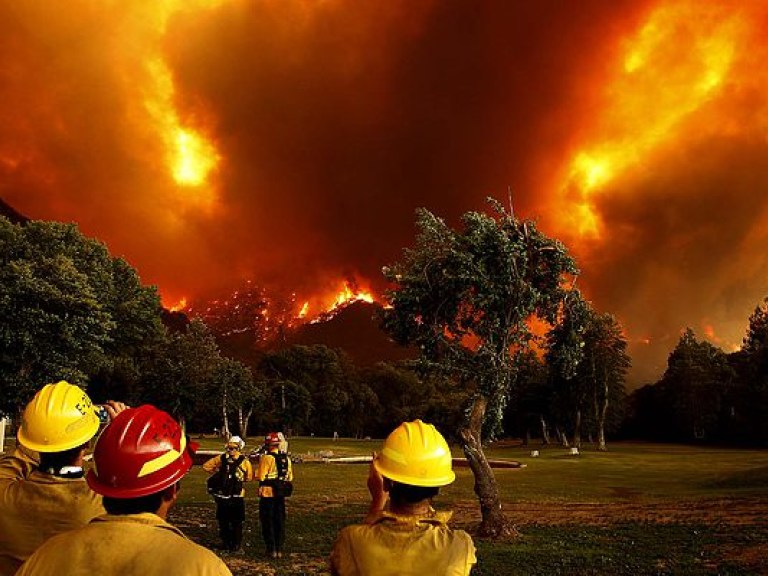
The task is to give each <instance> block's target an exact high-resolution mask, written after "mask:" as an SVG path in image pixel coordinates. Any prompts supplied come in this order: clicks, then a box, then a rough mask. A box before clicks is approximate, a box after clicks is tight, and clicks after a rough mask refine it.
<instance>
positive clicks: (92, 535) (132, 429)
mask: <svg viewBox="0 0 768 576" xmlns="http://www.w3.org/2000/svg"><path fill="white" fill-rule="evenodd" d="M195 448H196V447H195V446H193V445H190V444H189V443H188V442H187V436H186V435H185V434H184V430H183V429H182V428H181V427H180V426H179V424H178V423H177V422H176V421H175V420H174V419H173V418H172V417H171V416H170V415H169V414H167V413H165V412H163V411H162V410H159V409H157V408H155V407H154V406H150V405H143V406H139V407H138V408H128V409H126V410H124V411H122V412H120V413H119V414H117V415H116V416H115V418H114V419H113V420H112V423H111V424H109V426H107V427H106V428H105V429H104V431H103V432H102V433H101V435H100V436H99V439H98V440H97V442H96V446H95V448H94V452H93V464H94V467H93V468H92V469H91V470H90V471H89V472H88V474H87V476H86V480H87V482H88V485H89V486H90V487H91V489H92V490H93V491H94V492H96V493H98V494H101V495H102V496H103V502H104V508H105V509H106V511H107V513H106V514H105V515H103V516H99V517H98V518H96V519H94V520H93V521H92V522H91V523H90V524H88V525H86V526H83V527H81V528H77V529H75V530H71V531H69V532H67V533H65V534H60V535H58V536H54V537H53V538H51V539H49V540H48V541H47V542H45V543H44V544H43V545H42V546H41V547H40V548H38V549H37V551H36V552H35V553H34V554H32V556H30V557H29V559H28V560H27V561H26V562H25V563H24V564H23V565H22V566H21V568H20V569H19V571H18V573H17V574H19V575H21V576H27V575H42V576H48V575H50V576H54V575H55V576H67V575H74V574H85V573H88V574H100V575H107V576H108V575H109V574H142V575H145V576H150V575H153V574H157V575H162V576H174V575H186V576H231V572H230V571H229V569H228V568H227V566H226V565H225V564H224V562H222V560H221V559H220V558H219V557H218V556H216V555H215V554H214V553H213V552H211V551H210V550H207V549H206V548H203V547H202V546H199V545H198V544H195V543H194V542H192V541H191V540H188V539H187V538H186V537H185V536H184V535H183V534H182V533H181V531H179V530H178V529H177V528H176V527H174V526H172V525H171V524H169V523H168V522H167V521H166V518H167V515H168V511H169V510H170V509H171V507H172V506H173V505H174V503H175V502H176V498H177V495H178V492H179V487H180V480H181V479H182V478H183V477H184V475H185V474H186V473H187V472H188V471H189V469H190V467H191V466H192V455H193V451H194V449H195Z"/></svg>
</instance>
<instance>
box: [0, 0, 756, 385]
mask: <svg viewBox="0 0 768 576" xmlns="http://www.w3.org/2000/svg"><path fill="white" fill-rule="evenodd" d="M702 4H703V5H702ZM767 25H768V8H767V7H765V5H764V3H763V2H761V1H759V0H755V1H753V2H742V3H739V6H738V7H735V6H732V3H730V2H722V3H718V2H707V3H699V2H695V1H693V0H692V1H690V2H689V1H664V0H656V1H654V0H648V1H640V2H638V1H636V0H632V1H630V0H624V1H621V0H619V1H614V2H604V1H601V0H584V1H581V2H565V3H564V2H556V1H541V2H506V1H503V0H498V1H495V0H489V1H485V2H474V1H470V0H466V1H457V2H438V1H436V0H416V1H414V0H391V1H388V2H359V1H357V0H326V1H323V2H317V1H309V0H307V1H303V0H287V1H286V0H254V1H249V2H245V1H242V0H220V1H213V0H211V1H204V0H196V1H193V0H189V1H181V0H179V1H178V2H175V3H174V2H163V3H146V2H137V1H135V2H128V1H121V2H103V3H93V2H85V1H80V0H73V1H72V2H67V3H50V2H45V1H42V0H38V1H37V2H35V1H30V2H23V3H19V2H13V1H12V0H0V122H1V123H2V126H3V130H2V131H0V197H2V198H3V199H4V200H5V201H6V202H8V203H9V204H10V205H12V206H13V207H14V208H16V209H17V210H19V211H20V212H22V213H24V214H26V215H27V216H30V217H32V218H39V219H52V220H62V221H74V222H77V223H78V224H79V226H80V227H81V229H82V230H83V232H84V233H86V234H88V235H90V236H94V237H97V238H99V239H101V240H103V241H104V242H106V243H107V245H108V246H109V248H110V250H111V251H112V253H113V254H115V255H121V256H124V257H125V258H126V259H127V260H128V261H129V262H130V263H131V264H133V265H134V266H135V267H136V268H137V269H138V270H139V273H140V274H141V276H142V279H143V280H144V282H145V283H149V284H156V285H158V287H159V288H160V291H161V294H162V295H163V298H164V301H165V303H166V304H168V305H171V304H173V303H175V302H176V301H178V300H179V299H180V298H182V297H186V298H188V299H191V298H195V297H202V296H205V295H207V294H211V293H215V292H216V291H221V290H226V289H228V288H230V287H233V286H235V285H237V284H238V283H240V282H241V281H242V280H244V279H247V278H252V279H255V280H257V281H258V282H260V283H262V284H265V285H271V286H274V287H279V288H281V289H283V290H286V291H291V292H295V293H297V294H299V295H300V296H299V298H300V299H301V298H302V297H303V296H301V295H303V294H307V295H310V294H312V293H315V292H320V291H324V290H327V289H329V287H331V286H337V285H338V281H339V280H340V279H343V278H347V277H355V278H357V279H358V281H360V282H361V283H364V284H365V285H367V286H369V287H371V288H372V289H373V290H374V291H377V290H381V289H382V288H383V286H382V279H381V273H380V269H381V267H382V265H384V264H388V263H391V262H393V261H394V260H396V259H398V258H399V257H400V254H401V251H402V249H403V248H404V247H406V246H408V245H410V244H411V243H412V242H413V238H414V210H415V209H416V208H417V207H421V206H423V207H426V208H428V209H430V210H432V211H433V212H435V213H437V214H439V215H441V216H443V217H445V218H446V219H447V220H448V221H449V222H451V223H454V224H455V223H457V222H458V217H459V216H460V215H461V214H462V213H463V212H466V211H468V210H483V209H485V207H486V206H485V204H484V199H485V197H487V196H493V197H496V198H497V199H499V200H501V201H503V202H504V203H505V204H506V203H507V190H508V188H509V189H511V190H512V194H513V202H514V207H515V212H516V213H517V214H518V215H522V216H524V217H532V218H536V219H537V220H538V221H539V225H540V227H541V228H542V229H543V230H544V231H545V232H546V233H548V234H550V235H553V236H555V237H558V238H560V239H561V240H563V241H564V242H565V243H566V245H567V246H568V247H569V248H570V249H571V251H572V252H573V254H574V255H575V256H576V258H577V260H578V262H579V265H580V267H581V269H582V272H583V274H582V277H581V279H580V280H579V284H580V286H581V287H582V289H583V291H584V292H585V294H586V296H587V297H588V298H590V299H591V300H592V301H593V304H594V305H595V307H596V308H597V309H598V310H600V311H607V312H611V313H613V314H615V315H616V316H617V318H618V319H619V321H620V322H621V323H622V325H623V326H624V328H625V330H626V333H627V336H628V338H629V340H630V353H631V354H632V356H633V362H634V369H633V379H634V382H635V383H641V382H645V381H651V380H653V379H655V378H657V377H658V376H659V374H660V373H661V372H662V371H663V369H664V366H665V363H666V356H667V354H668V353H669V351H671V349H672V347H673V346H674V345H675V343H676V342H677V339H678V338H679V335H680V333H681V331H682V330H683V329H684V328H685V327H688V326H690V327H691V328H693V329H694V331H696V333H697V335H698V336H699V337H700V338H703V337H707V338H708V339H709V340H711V341H712V342H713V343H714V344H716V345H718V346H721V347H723V348H724V349H725V350H728V351H730V350H732V349H734V347H735V346H737V345H738V344H739V343H740V341H741V338H742V336H743V334H744V332H745V330H746V323H747V318H748V316H749V314H750V313H751V311H752V310H753V309H754V307H755V306H756V305H757V304H758V303H759V302H760V301H762V299H763V297H764V296H765V295H766V294H768V252H767V251H766V250H765V246H766V238H765V236H766V234H768V193H766V192H767V190H766V188H768V162H767V161H766V158H768V78H767V77H766V72H765V71H764V64H763V63H764V62H765V61H766V57H768V36H766V35H765V34H764V30H765V29H766V26H767ZM761 31H762V32H761Z"/></svg>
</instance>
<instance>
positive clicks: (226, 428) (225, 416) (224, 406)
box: [221, 386, 231, 439]
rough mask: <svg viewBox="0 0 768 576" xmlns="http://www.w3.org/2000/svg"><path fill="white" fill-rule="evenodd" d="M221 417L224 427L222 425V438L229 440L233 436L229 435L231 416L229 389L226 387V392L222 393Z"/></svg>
mask: <svg viewBox="0 0 768 576" xmlns="http://www.w3.org/2000/svg"><path fill="white" fill-rule="evenodd" d="M221 416H222V425H221V436H222V438H227V439H229V437H230V436H231V434H230V433H229V415H228V414H227V388H226V386H225V387H224V392H223V393H222V398H221Z"/></svg>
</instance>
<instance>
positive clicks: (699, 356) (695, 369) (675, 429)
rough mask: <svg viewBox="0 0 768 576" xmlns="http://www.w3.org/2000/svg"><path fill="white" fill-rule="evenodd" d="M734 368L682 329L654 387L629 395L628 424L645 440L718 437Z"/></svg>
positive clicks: (723, 356)
mask: <svg viewBox="0 0 768 576" xmlns="http://www.w3.org/2000/svg"><path fill="white" fill-rule="evenodd" d="M734 376H735V374H734V370H733V368H732V367H731V365H730V364H729V361H728V357H727V355H726V354H725V353H724V352H723V351H722V350H720V349H719V348H717V347H715V346H713V345H712V344H710V343H708V342H703V341H698V340H697V339H696V335H695V334H694V332H693V330H691V329H690V328H688V329H686V330H685V332H684V333H683V335H682V336H681V337H680V340H679V341H678V343H677V346H676V347H675V349H674V350H673V351H672V353H671V354H670V355H669V360H668V363H667V370H666V371H665V373H664V375H663V377H662V379H661V380H660V381H659V383H658V384H656V385H655V386H653V387H646V388H644V389H641V390H639V391H637V392H636V393H635V395H634V414H633V422H632V426H634V427H635V429H637V430H641V431H642V432H641V434H643V435H644V436H645V437H650V438H656V439H668V440H675V441H701V440H709V439H714V438H717V437H718V436H719V434H720V426H721V423H722V422H723V421H724V420H727V419H728V418H729V416H728V414H729V413H730V412H731V409H730V406H729V403H728V402H727V398H728V397H729V396H730V394H731V391H732V388H733V382H734Z"/></svg>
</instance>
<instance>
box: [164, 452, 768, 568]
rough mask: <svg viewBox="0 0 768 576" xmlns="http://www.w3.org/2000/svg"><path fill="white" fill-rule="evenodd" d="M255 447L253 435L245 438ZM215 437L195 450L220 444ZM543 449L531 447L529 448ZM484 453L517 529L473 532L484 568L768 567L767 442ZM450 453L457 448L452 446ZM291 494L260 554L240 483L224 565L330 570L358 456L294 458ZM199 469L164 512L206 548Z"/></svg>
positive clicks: (457, 518)
mask: <svg viewBox="0 0 768 576" xmlns="http://www.w3.org/2000/svg"><path fill="white" fill-rule="evenodd" d="M251 444H252V443H251ZM378 445H379V443H378V442H371V441H362V440H360V441H357V440H344V439H342V440H340V441H337V442H332V441H331V440H330V439H320V438H311V439H310V438H294V439H292V440H291V452H292V454H294V455H297V456H298V455H304V456H307V455H314V454H318V453H320V452H323V451H332V452H333V453H334V455H336V456H358V455H368V454H370V452H371V450H373V449H376V448H378ZM220 447H221V444H220V443H219V442H217V441H215V440H203V441H202V446H201V448H208V449H219V448H220ZM532 448H535V449H538V450H539V452H540V456H539V457H538V458H532V457H531V456H530V450H531V449H532ZM487 454H488V456H489V457H492V458H505V459H512V460H517V461H519V462H521V463H522V464H525V465H526V466H525V467H524V468H520V469H497V470H496V477H497V480H498V483H499V489H500V492H501V494H502V498H503V500H504V507H505V511H506V512H507V514H508V515H509V517H510V518H511V519H512V520H513V521H514V522H515V524H516V525H517V527H518V529H519V530H520V532H521V536H520V537H518V538H515V539H513V540H509V541H504V542H494V541H486V540H479V539H475V543H476V545H477V548H478V565H477V567H476V568H475V570H474V571H473V574H482V575H496V574H498V575H553V574H564V575H566V574H594V575H632V576H640V575H645V574H648V575H651V574H653V575H656V574H670V575H705V574H721V575H726V574H734V575H735V574H768V451H766V450H737V449H725V448H697V447H687V446H676V445H658V444H640V443H638V444H634V443H624V444H613V445H609V451H608V452H605V453H600V452H597V451H595V450H592V449H590V448H589V447H588V446H587V447H585V448H584V449H582V452H581V454H580V455H579V456H571V455H570V454H568V452H567V451H566V450H564V449H562V448H555V447H547V448H542V447H540V446H532V447H523V446H520V445H514V444H511V445H506V446H492V447H490V448H489V449H488V450H487ZM456 455H457V456H459V455H460V454H459V452H458V451H457V453H456ZM456 472H457V481H456V482H455V483H454V484H452V485H451V486H449V487H447V488H445V489H444V490H443V491H442V492H441V494H440V496H439V497H438V499H437V500H436V502H435V507H436V508H438V509H451V510H454V512H455V513H454V519H453V522H452V525H453V526H455V527H460V528H464V529H466V530H469V531H470V532H471V531H472V530H473V528H474V527H475V526H476V525H477V523H478V522H479V513H478V509H477V501H476V499H475V497H474V493H473V479H472V475H471V473H470V472H469V470H468V469H467V468H457V470H456ZM294 473H295V485H296V491H295V493H294V496H293V497H292V498H291V499H290V500H289V501H288V536H287V542H286V552H287V553H286V557H284V558H283V559H282V560H280V561H278V562H274V561H271V560H266V559H265V558H263V556H262V543H261V537H260V533H259V526H258V502H257V499H256V498H255V497H254V494H255V489H254V488H255V487H252V486H249V487H248V492H249V494H248V498H247V503H246V506H247V516H248V518H247V526H246V544H247V546H246V554H245V555H244V556H227V555H223V557H224V559H225V561H226V562H227V564H229V565H230V567H231V569H232V572H233V573H234V574H246V575H250V574H264V575H267V574H286V575H297V574H327V567H326V558H327V555H328V552H329V551H330V548H331V545H332V543H333V539H334V537H335V535H336V533H337V531H338V529H339V528H341V527H342V526H345V525H347V524H350V523H354V522H358V521H359V520H360V519H361V518H362V517H363V516H364V514H365V510H366V507H367V503H368V494H367V491H366V489H365V479H366V476H367V466H365V465H359V464H320V463H309V462H303V463H297V464H295V465H294ZM204 482H205V474H204V472H203V471H202V470H201V469H200V468H199V467H195V468H193V470H192V472H191V473H190V474H189V475H188V476H187V478H185V480H184V486H183V490H182V492H181V495H180V501H179V503H178V505H177V507H176V508H175V509H174V510H173V511H172V516H171V521H172V522H174V523H176V524H177V525H179V526H180V527H181V528H182V529H183V530H184V531H185V533H186V534H187V535H189V536H190V537H191V538H192V539H194V540H196V541H198V542H200V543H202V544H204V545H206V546H209V547H214V546H215V545H216V544H217V543H218V537H217V531H216V521H215V517H214V505H213V502H212V501H211V500H210V498H209V497H208V496H207V495H206V493H205V489H204Z"/></svg>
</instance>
